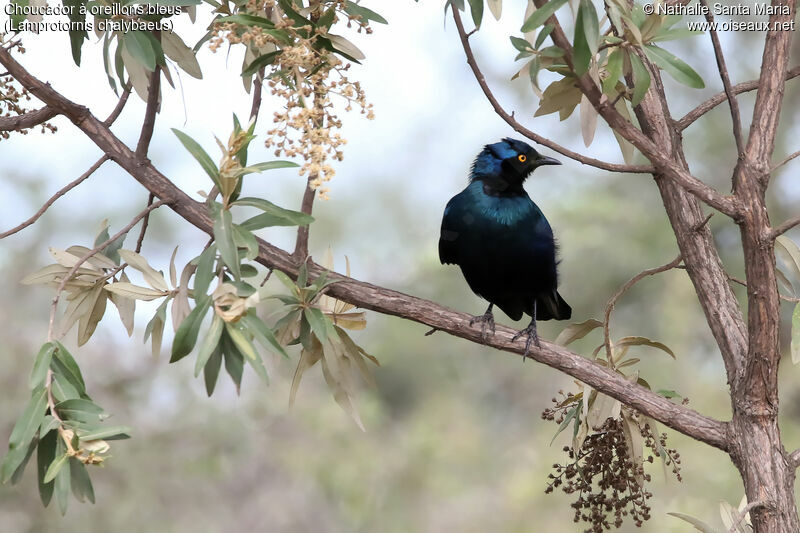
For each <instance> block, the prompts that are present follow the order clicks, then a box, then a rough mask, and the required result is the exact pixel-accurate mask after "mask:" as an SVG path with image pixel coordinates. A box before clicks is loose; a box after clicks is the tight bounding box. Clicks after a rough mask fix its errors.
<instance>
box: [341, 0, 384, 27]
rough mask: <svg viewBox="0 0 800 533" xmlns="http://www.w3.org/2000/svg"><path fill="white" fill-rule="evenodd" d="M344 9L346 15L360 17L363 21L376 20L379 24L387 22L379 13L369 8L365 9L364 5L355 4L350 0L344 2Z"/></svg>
mask: <svg viewBox="0 0 800 533" xmlns="http://www.w3.org/2000/svg"><path fill="white" fill-rule="evenodd" d="M344 10H345V12H346V13H347V14H348V15H353V16H357V17H361V18H362V19H363V20H364V21H368V20H374V21H375V22H378V23H379V24H388V22H386V19H385V18H383V17H382V16H380V15H379V14H377V13H375V12H374V11H372V10H371V9H367V8H366V7H364V6H361V5H359V4H356V3H355V2H353V1H352V0H347V3H346V4H345V7H344Z"/></svg>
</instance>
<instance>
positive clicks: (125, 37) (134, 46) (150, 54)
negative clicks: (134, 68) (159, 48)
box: [120, 30, 156, 72]
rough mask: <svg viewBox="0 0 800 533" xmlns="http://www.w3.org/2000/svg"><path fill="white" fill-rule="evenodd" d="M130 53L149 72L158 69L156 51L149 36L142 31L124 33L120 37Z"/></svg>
mask: <svg viewBox="0 0 800 533" xmlns="http://www.w3.org/2000/svg"><path fill="white" fill-rule="evenodd" d="M120 39H122V43H123V44H124V45H125V49H126V50H127V51H128V53H129V54H130V55H131V56H132V57H133V58H134V59H136V61H138V62H139V64H140V65H142V66H143V67H144V68H146V69H147V70H148V71H150V72H153V70H155V68H156V51H155V50H153V45H152V43H151V42H150V39H148V38H147V35H146V34H145V33H144V32H143V31H141V30H133V31H129V32H126V33H123V34H122V36H121V37H120Z"/></svg>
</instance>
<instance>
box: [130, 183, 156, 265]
mask: <svg viewBox="0 0 800 533" xmlns="http://www.w3.org/2000/svg"><path fill="white" fill-rule="evenodd" d="M155 198H156V197H155V196H154V195H153V193H150V196H148V197H147V207H150V206H151V205H153V200H155ZM149 223H150V211H148V212H147V213H145V215H144V220H142V230H141V231H140V232H139V238H138V239H137V240H136V249H135V250H134V251H135V252H136V253H137V254H138V253H141V251H142V244H144V236H145V234H146V233H147V225H148V224H149Z"/></svg>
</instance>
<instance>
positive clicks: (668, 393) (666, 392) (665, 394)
mask: <svg viewBox="0 0 800 533" xmlns="http://www.w3.org/2000/svg"><path fill="white" fill-rule="evenodd" d="M656 394H660V395H661V396H663V397H664V398H683V396H681V395H680V394H678V393H677V392H675V391H674V390H669V389H658V390H657V391H656Z"/></svg>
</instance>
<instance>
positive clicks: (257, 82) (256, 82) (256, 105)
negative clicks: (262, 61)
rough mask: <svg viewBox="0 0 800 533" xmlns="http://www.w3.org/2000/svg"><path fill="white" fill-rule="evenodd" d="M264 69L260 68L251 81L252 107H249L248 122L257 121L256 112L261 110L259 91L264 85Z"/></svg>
mask: <svg viewBox="0 0 800 533" xmlns="http://www.w3.org/2000/svg"><path fill="white" fill-rule="evenodd" d="M265 69H266V67H261V68H260V69H259V71H258V74H256V77H255V78H254V79H253V105H252V106H250V120H251V121H254V120H258V111H259V110H260V109H261V100H262V98H261V89H262V87H263V85H264V82H263V80H264V72H265Z"/></svg>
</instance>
